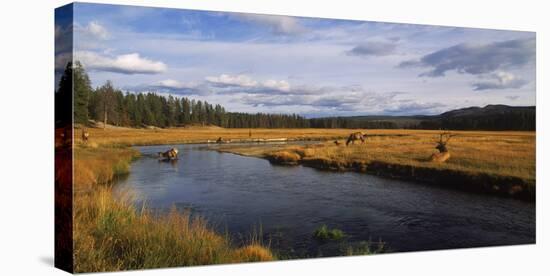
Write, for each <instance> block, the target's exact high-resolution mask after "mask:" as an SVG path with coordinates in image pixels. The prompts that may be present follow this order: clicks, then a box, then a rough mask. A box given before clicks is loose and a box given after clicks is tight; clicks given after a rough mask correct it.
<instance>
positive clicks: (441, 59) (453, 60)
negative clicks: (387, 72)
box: [399, 39, 535, 77]
mask: <svg viewBox="0 0 550 276" xmlns="http://www.w3.org/2000/svg"><path fill="white" fill-rule="evenodd" d="M534 58H535V39H514V40H506V41H500V42H494V43H489V44H470V43H462V44H458V45H455V46H452V47H448V48H444V49H441V50H439V51H435V52H433V53H430V54H427V55H425V56H423V57H421V58H420V59H419V60H409V61H405V62H402V63H401V64H399V67H401V68H407V67H426V68H430V70H429V71H426V72H424V73H422V74H421V75H420V76H425V77H442V76H445V73H447V72H449V71H455V72H457V73H460V74H465V73H467V74H472V75H480V74H487V73H492V72H495V71H497V70H506V69H509V68H518V67H521V66H524V65H526V64H527V63H529V62H531V61H533V60H534Z"/></svg>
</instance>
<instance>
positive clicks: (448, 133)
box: [435, 131, 458, 145]
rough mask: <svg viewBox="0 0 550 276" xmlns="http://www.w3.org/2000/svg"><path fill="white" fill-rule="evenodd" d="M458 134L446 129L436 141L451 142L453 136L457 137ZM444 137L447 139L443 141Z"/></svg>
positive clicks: (443, 143) (441, 142) (442, 143)
mask: <svg viewBox="0 0 550 276" xmlns="http://www.w3.org/2000/svg"><path fill="white" fill-rule="evenodd" d="M457 135H458V134H452V133H450V132H448V131H445V132H443V133H440V134H439V141H435V142H436V143H438V144H440V145H446V144H447V142H449V140H451V138H452V137H455V136H457ZM445 137H446V138H445ZM443 139H445V141H443Z"/></svg>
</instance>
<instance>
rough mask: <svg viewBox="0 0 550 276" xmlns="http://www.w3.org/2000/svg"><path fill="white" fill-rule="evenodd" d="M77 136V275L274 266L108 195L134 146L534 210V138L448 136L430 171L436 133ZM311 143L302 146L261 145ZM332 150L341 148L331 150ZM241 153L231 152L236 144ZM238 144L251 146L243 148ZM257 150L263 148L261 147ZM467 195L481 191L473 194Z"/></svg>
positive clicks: (194, 227) (252, 251) (258, 250)
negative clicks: (204, 147) (445, 191)
mask: <svg viewBox="0 0 550 276" xmlns="http://www.w3.org/2000/svg"><path fill="white" fill-rule="evenodd" d="M86 130H87V131H88V132H89V134H90V136H89V140H88V141H87V142H84V141H82V138H81V134H82V131H83V130H82V129H78V128H77V129H75V133H74V137H75V141H74V147H75V150H74V158H75V159H74V160H75V161H74V187H73V188H74V201H73V202H74V213H73V218H74V231H73V233H74V263H75V271H78V272H86V271H114V270H127V269H141V268H155V267H167V266H182V265H201V264H216V263H235V262H247V261H268V260H274V259H276V256H275V255H274V254H273V253H272V252H271V250H270V249H269V247H267V246H265V245H263V244H262V243H261V241H259V240H258V239H251V240H250V241H249V243H248V244H245V245H241V247H238V246H235V245H234V244H232V243H231V240H230V238H229V237H228V235H227V234H225V235H224V234H220V233H216V232H214V231H213V230H211V228H210V227H209V226H208V222H207V221H206V220H205V219H204V218H200V217H195V216H193V217H191V216H190V215H189V214H188V213H183V214H182V213H180V212H177V211H176V210H171V211H170V212H169V213H167V214H158V213H153V212H151V211H150V210H149V209H148V208H147V206H143V207H142V208H136V207H135V206H134V200H135V195H134V194H133V192H132V191H131V190H123V191H117V192H115V190H114V189H113V185H115V183H116V179H117V178H118V177H123V176H124V175H125V174H128V172H129V167H130V163H131V162H132V160H134V159H135V158H138V157H139V153H138V152H137V151H135V150H134V149H132V148H131V147H130V146H132V145H153V144H180V143H181V144H185V143H215V141H216V140H217V139H218V138H219V137H222V139H223V141H224V142H225V143H224V144H222V145H219V146H218V147H216V149H217V150H219V151H223V152H231V153H235V154H241V155H246V156H254V157H259V158H266V159H269V160H270V161H272V163H275V164H284V165H304V166H311V167H315V168H318V169H323V170H335V171H358V172H365V173H370V174H376V175H380V176H383V177H391V178H400V179H404V180H414V181H420V182H430V181H431V182H445V183H450V184H449V185H451V184H452V185H455V186H456V185H458V186H460V185H466V186H468V187H469V189H471V190H474V191H476V192H493V193H500V194H505V195H512V196H517V195H519V196H520V197H521V198H525V199H528V200H534V192H535V183H536V181H535V155H536V154H535V133H534V132H489V131H453V132H452V133H453V134H456V136H454V137H453V138H452V139H451V140H450V141H449V143H448V148H449V151H450V152H451V158H450V159H449V160H448V161H447V162H445V163H433V162H430V161H429V157H430V155H431V154H432V153H434V152H436V151H437V150H436V149H435V148H434V147H435V145H436V140H437V138H438V135H439V133H440V131H429V130H368V131H367V133H368V134H369V136H368V138H367V140H366V142H365V143H364V144H362V143H360V142H357V143H356V144H355V145H350V146H345V138H346V137H347V136H348V135H349V133H351V132H353V131H355V130H350V129H223V128H219V127H191V128H172V129H132V128H119V127H108V128H106V129H101V128H89V129H86ZM271 140H276V141H280V140H287V141H294V140H299V141H312V142H310V143H308V144H304V145H290V144H264V143H253V142H258V141H271ZM335 140H338V141H339V142H340V145H336V144H335V143H334V141H335ZM238 142H241V143H240V144H232V143H238ZM242 142H250V143H247V144H242ZM260 144H261V145H260ZM473 186H479V187H482V188H479V189H472V187H473Z"/></svg>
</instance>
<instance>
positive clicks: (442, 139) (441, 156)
mask: <svg viewBox="0 0 550 276" xmlns="http://www.w3.org/2000/svg"><path fill="white" fill-rule="evenodd" d="M453 136H456V135H453V134H451V133H448V132H444V133H441V134H439V141H435V142H436V143H437V145H436V146H435V148H436V149H437V150H438V151H439V152H437V153H434V154H432V156H431V157H430V160H431V161H432V162H439V163H443V162H445V161H447V160H448V159H449V158H451V153H450V152H449V150H448V149H447V143H448V142H449V140H450V139H451V137H453Z"/></svg>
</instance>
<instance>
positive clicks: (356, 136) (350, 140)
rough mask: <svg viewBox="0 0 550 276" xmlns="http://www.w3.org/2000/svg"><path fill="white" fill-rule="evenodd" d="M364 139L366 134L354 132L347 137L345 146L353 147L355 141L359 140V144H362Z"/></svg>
mask: <svg viewBox="0 0 550 276" xmlns="http://www.w3.org/2000/svg"><path fill="white" fill-rule="evenodd" d="M365 139H367V134H366V133H364V132H360V131H358V132H354V133H352V134H350V135H349V137H348V140H347V141H346V146H347V145H349V143H351V144H352V145H354V144H355V141H356V140H361V144H364V143H365Z"/></svg>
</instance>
